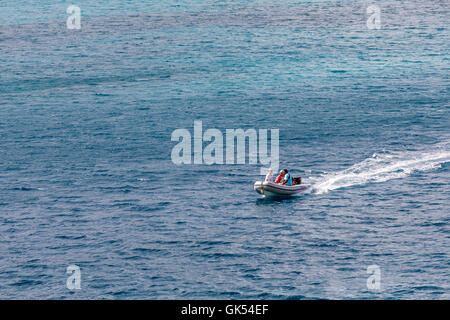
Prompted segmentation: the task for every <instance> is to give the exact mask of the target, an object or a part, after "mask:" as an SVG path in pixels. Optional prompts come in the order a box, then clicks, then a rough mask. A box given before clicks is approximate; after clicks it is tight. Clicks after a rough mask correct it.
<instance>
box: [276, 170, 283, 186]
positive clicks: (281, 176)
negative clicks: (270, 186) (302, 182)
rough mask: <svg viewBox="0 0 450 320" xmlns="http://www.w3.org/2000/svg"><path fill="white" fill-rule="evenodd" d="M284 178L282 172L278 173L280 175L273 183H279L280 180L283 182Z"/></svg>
mask: <svg viewBox="0 0 450 320" xmlns="http://www.w3.org/2000/svg"><path fill="white" fill-rule="evenodd" d="M283 178H284V170H281V171H280V174H279V175H278V177H277V178H276V179H275V183H281V180H283Z"/></svg>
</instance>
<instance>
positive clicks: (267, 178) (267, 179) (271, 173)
mask: <svg viewBox="0 0 450 320" xmlns="http://www.w3.org/2000/svg"><path fill="white" fill-rule="evenodd" d="M266 181H270V182H273V172H272V169H269V172H267V175H266Z"/></svg>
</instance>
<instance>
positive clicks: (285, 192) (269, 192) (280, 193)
mask: <svg viewBox="0 0 450 320" xmlns="http://www.w3.org/2000/svg"><path fill="white" fill-rule="evenodd" d="M310 187H311V186H310V185H307V184H298V185H293V186H286V185H281V184H278V183H275V182H271V181H256V182H255V185H254V186H253V189H255V191H256V192H257V193H259V194H262V195H263V196H267V197H289V196H292V195H294V194H297V193H300V192H303V191H306V190H308V189H309V188H310Z"/></svg>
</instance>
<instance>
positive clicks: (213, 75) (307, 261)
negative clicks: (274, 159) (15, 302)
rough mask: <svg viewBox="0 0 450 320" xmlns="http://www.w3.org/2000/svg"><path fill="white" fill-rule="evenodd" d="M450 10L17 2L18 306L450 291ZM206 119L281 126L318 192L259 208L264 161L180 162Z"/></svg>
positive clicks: (0, 47) (5, 184) (5, 159)
mask: <svg viewBox="0 0 450 320" xmlns="http://www.w3.org/2000/svg"><path fill="white" fill-rule="evenodd" d="M72 4H74V5H77V6H78V7H79V8H80V20H79V22H80V28H79V29H76V28H75V29H68V28H67V19H68V18H69V16H70V14H68V13H67V12H66V10H67V8H68V7H69V6H70V5H72ZM369 5H376V6H377V7H378V8H379V17H378V18H379V19H378V20H377V21H378V22H379V25H374V26H375V27H374V28H369V27H370V24H369V22H368V19H369V17H370V14H371V13H370V12H369V14H368V12H367V8H368V6H369ZM449 14H450V13H449V6H448V2H446V1H415V0H412V1H370V2H368V1H325V0H323V1H298V0H297V1H272V0H267V1H262V0H261V1H225V2H216V1H209V0H205V1H200V0H196V1H135V0H133V1H127V2H122V1H90V0H89V1H88V0H79V1H74V2H73V3H72V2H66V1H59V2H58V1H47V0H43V1H20V2H18V1H13V0H6V1H2V2H1V4H0V152H1V153H0V182H1V184H0V266H1V270H0V297H1V298H3V299H5V298H14V299H24V298H29V299H42V298H44V299H47V298H49V299H50V298H51V299H94V298H99V299H111V298H121V299H136V298H139V299H166V298H175V299H180V298H187V299H204V298H209V299H218V298H233V299H248V298H251V299H253V298H255V299H259V298H264V299H318V298H322V299H323V298H326V299H341V298H344V299H354V298H357V299H367V298H370V299H412V298H415V299H418V298H425V299H442V298H446V299H448V298H450V296H449V292H450V290H449V289H450V288H449V283H450V272H449V271H450V258H449V248H450V228H449V219H450V218H449V211H450V210H449V208H450V206H449V205H450V199H449V194H450V188H449V178H450V164H449V162H450V129H449V128H450V105H449V97H450V93H449V55H448V54H449V43H450V33H449V29H448V20H449ZM194 121H202V123H203V126H204V127H205V128H216V129H218V130H220V131H221V132H225V131H226V129H231V128H233V129H234V128H242V129H244V130H246V129H255V130H259V129H279V161H280V168H287V169H289V170H290V172H292V174H293V175H294V176H302V178H303V181H304V183H308V184H311V185H312V190H311V192H309V193H306V194H303V195H300V196H296V197H293V198H292V199H288V200H277V201H271V200H267V199H262V198H261V196H260V195H258V194H256V193H255V192H254V191H253V183H254V182H255V181H256V180H260V179H262V178H263V176H261V175H260V168H261V166H259V165H255V164H251V163H249V162H248V161H247V162H246V163H245V164H213V165H207V164H204V163H202V164H189V165H185V164H181V165H176V164H174V163H173V162H172V160H171V152H172V149H173V147H174V146H175V144H176V143H175V142H173V141H171V134H172V132H174V130H177V129H183V128H187V129H188V130H191V129H192V128H193V125H194ZM74 266H75V267H74ZM369 266H376V268H377V270H379V277H378V278H377V279H376V280H377V283H378V285H379V286H378V287H376V288H375V289H374V288H373V287H371V286H369V285H368V278H369V277H370V276H371V270H373V268H369V269H368V267H369ZM77 268H78V269H77ZM71 270H78V271H79V272H78V273H77V276H79V279H78V280H79V284H80V289H77V288H76V287H70V286H68V285H67V280H68V278H69V277H70V276H73V274H71V272H72V271H71ZM368 271H369V273H368Z"/></svg>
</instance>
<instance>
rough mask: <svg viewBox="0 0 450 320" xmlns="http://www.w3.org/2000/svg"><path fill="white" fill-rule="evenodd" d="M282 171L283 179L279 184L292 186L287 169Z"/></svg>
mask: <svg viewBox="0 0 450 320" xmlns="http://www.w3.org/2000/svg"><path fill="white" fill-rule="evenodd" d="M283 171H284V176H283V180H282V181H281V184H282V185H286V186H292V176H291V174H290V173H289V172H288V171H287V169H283Z"/></svg>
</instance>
